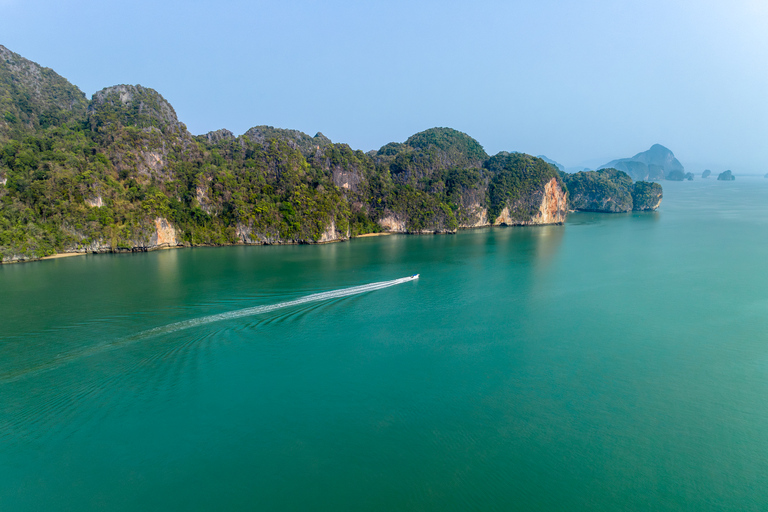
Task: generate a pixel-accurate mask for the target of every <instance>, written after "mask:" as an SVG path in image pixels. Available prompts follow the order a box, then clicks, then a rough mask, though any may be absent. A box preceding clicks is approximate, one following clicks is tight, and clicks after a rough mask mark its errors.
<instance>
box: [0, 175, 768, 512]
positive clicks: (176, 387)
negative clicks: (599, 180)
mask: <svg viewBox="0 0 768 512" xmlns="http://www.w3.org/2000/svg"><path fill="white" fill-rule="evenodd" d="M663 187H664V195H665V198H664V202H663V204H662V207H661V208H660V209H659V211H657V212H654V213H633V214H592V213H579V214H571V215H570V216H569V218H568V222H567V223H566V225H564V226H545V227H531V228H520V227H517V228H493V229H479V230H471V231H464V232H460V233H458V234H456V235H452V236H451V235H438V236H400V235H395V236H387V237H377V238H361V239H355V240H352V241H351V242H347V243H339V244H330V245H322V246H283V247H242V246H240V247H224V248H196V249H184V250H173V251H160V252H153V253H145V254H133V255H98V256H84V257H74V258H66V259H58V260H49V261H43V262H37V263H31V264H17V265H5V266H1V267H0V510H2V511H9V512H10V511H13V512H16V511H39V510H50V511H54V510H55V511H95V510H116V511H127V510H131V511H133V510H163V511H169V510H178V511H194V510H201V511H203V510H205V511H207V510H292V511H310V510H311V511H325V510H328V511H337V510H370V511H391V510H419V511H422V510H440V511H451V510H456V511H466V510H477V511H496V510H497V511H510V510H520V511H530V510H544V511H548V510H551V511H564V510H568V511H579V510H590V511H594V510H598V511H600V510H605V511H616V510H643V511H645V510H655V511H662V510H691V511H694V510H695V511H710V510H711V511H715V510H717V511H723V510H733V511H750V510H754V511H763V510H767V509H768V180H766V179H763V178H762V177H760V178H758V177H753V178H750V177H737V180H736V181H735V182H718V181H715V180H713V179H708V180H701V179H697V180H696V181H694V182H680V183H677V182H663ZM414 273H419V274H420V278H419V279H418V280H416V281H408V282H402V283H399V284H392V285H391V286H384V284H382V285H381V286H372V287H368V288H362V289H357V290H354V291H356V292H359V293H355V294H351V295H346V296H342V295H343V293H342V294H340V293H335V292H337V291H339V290H343V289H346V288H350V287H357V286H364V285H370V284H375V283H385V282H388V281H392V280H395V279H398V278H402V277H405V276H409V275H411V274H414ZM390 284H391V283H390ZM323 292H331V293H330V294H327V295H324V296H321V297H310V299H312V300H305V299H304V298H306V297H308V296H312V295H313V294H318V293H323ZM347 293H352V292H347ZM261 306H264V307H261ZM260 307H261V308H260ZM247 308H250V309H248V310H247V311H242V310H244V309H247ZM212 315H219V316H216V317H214V316H212ZM153 329H154V330H153Z"/></svg>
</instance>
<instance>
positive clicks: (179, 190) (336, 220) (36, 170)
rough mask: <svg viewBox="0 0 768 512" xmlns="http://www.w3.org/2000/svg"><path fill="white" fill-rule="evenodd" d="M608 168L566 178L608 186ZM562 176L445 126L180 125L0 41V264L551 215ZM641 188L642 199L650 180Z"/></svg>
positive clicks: (167, 110) (509, 222)
mask: <svg viewBox="0 0 768 512" xmlns="http://www.w3.org/2000/svg"><path fill="white" fill-rule="evenodd" d="M616 173H620V171H616ZM620 174H621V175H623V177H621V180H625V181H626V179H628V180H629V182H630V183H631V182H632V180H631V178H629V177H628V176H627V175H626V174H624V173H620ZM616 176H619V175H618V174H616V175H611V176H609V177H604V178H605V179H600V180H590V179H585V180H581V181H580V184H581V185H583V187H582V188H584V187H586V188H584V190H585V192H584V193H588V194H597V195H599V194H601V193H611V192H612V191H613V190H614V188H615V187H614V188H611V187H612V186H611V183H610V182H611V180H614V178H616ZM625 177H626V178H625ZM567 179H568V178H567V176H565V174H563V173H561V172H560V171H559V170H558V169H557V167H556V166H554V165H552V164H550V163H548V162H547V161H545V160H544V159H542V158H539V157H534V156H531V155H527V154H524V153H510V152H506V151H502V152H500V153H498V154H496V155H493V156H491V155H488V154H487V153H486V152H485V150H484V149H483V147H482V146H481V145H480V143H479V142H478V141H476V140H475V139H473V138H472V137H470V136H469V135H467V134H465V133H462V132H460V131H458V130H454V129H452V128H430V129H428V130H425V131H422V132H419V133H417V134H414V135H412V136H411V137H409V138H408V139H407V140H406V141H405V142H402V143H401V142H391V143H389V144H385V145H384V146H382V147H381V148H380V149H378V150H373V151H369V152H367V153H364V152H362V151H359V150H353V149H352V148H350V147H349V146H348V145H347V144H343V143H334V142H332V141H331V140H330V139H328V138H327V137H325V136H324V135H323V134H322V133H317V134H316V135H315V136H309V135H308V134H305V133H302V132H299V131H297V130H287V129H281V128H273V127H271V126H255V127H253V128H251V129H250V130H248V131H247V132H245V133H244V134H242V135H240V136H235V135H234V134H233V133H232V132H230V131H229V130H226V129H221V130H217V131H213V132H209V133H207V134H204V135H192V134H191V133H189V131H188V130H187V128H186V126H185V125H184V123H182V122H180V121H179V119H178V118H177V117H176V112H175V110H174V109H173V107H172V106H171V105H170V104H169V103H168V102H167V101H166V100H165V99H164V98H163V97H162V96H161V95H160V94H159V93H158V92H157V91H154V90H153V89H149V88H146V87H142V86H140V85H117V86H113V87H107V88H105V89H102V90H101V91H98V92H96V93H95V94H94V95H93V96H92V98H91V99H90V100H88V99H87V98H86V97H85V94H84V93H83V92H82V91H81V90H80V89H78V88H77V87H76V86H74V85H72V84H71V83H69V82H68V81H67V80H66V79H65V78H63V77H61V76H59V75H57V74H56V73H55V72H54V71H53V70H51V69H48V68H43V67H41V66H39V65H38V64H36V63H34V62H31V61H29V60H27V59H25V58H23V57H22V56H20V55H18V54H15V53H13V52H11V51H10V50H8V49H7V48H5V47H3V46H0V262H2V263H9V262H18V261H30V260H39V259H42V258H48V257H50V256H55V255H59V254H66V255H68V254H81V253H122V252H145V251H149V250H155V249H160V248H165V247H177V246H226V245H238V244H244V245H278V244H316V243H327V242H333V241H343V240H349V239H351V238H356V237H361V236H382V235H386V234H394V233H404V234H434V233H455V232H456V231H457V230H458V229H468V228H475V227H485V226H502V225H504V226H529V225H543V224H562V223H564V222H565V219H566V216H567V213H568V210H569V209H573V208H574V206H573V205H570V206H569V197H568V189H569V185H568V184H567V183H566V180H567ZM640 183H644V182H637V185H639V184H640ZM637 185H636V186H635V188H637ZM622 186H623V185H622ZM648 187H650V188H648ZM633 190H634V189H633ZM643 190H644V191H645V192H648V191H650V192H651V193H650V196H653V198H654V200H655V201H656V202H655V203H653V205H651V206H650V207H649V209H652V208H655V207H656V206H658V202H660V199H661V186H660V185H658V184H647V187H646V188H643ZM633 193H634V192H633ZM646 195H647V194H646ZM592 202H593V203H594V204H603V203H605V201H601V200H600V199H599V198H598V199H596V200H594V201H592ZM627 204H629V203H627ZM654 205H655V206H654ZM621 207H622V208H623V207H624V206H623V205H622V206H621ZM631 208H632V207H630V209H631ZM576 209H578V208H576ZM607 211H614V210H610V209H609V210H607ZM59 257H61V256H59Z"/></svg>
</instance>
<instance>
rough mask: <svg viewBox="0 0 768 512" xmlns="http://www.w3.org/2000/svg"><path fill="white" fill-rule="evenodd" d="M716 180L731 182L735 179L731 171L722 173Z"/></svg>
mask: <svg viewBox="0 0 768 512" xmlns="http://www.w3.org/2000/svg"><path fill="white" fill-rule="evenodd" d="M717 179H718V180H721V181H733V180H735V179H736V176H734V175H733V173H732V172H731V171H724V172H721V173H720V174H719V175H718V177H717Z"/></svg>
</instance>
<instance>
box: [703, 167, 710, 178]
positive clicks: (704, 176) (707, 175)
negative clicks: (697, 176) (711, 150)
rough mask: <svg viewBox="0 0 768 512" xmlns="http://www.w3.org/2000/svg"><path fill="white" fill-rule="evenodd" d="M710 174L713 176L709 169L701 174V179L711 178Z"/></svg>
mask: <svg viewBox="0 0 768 512" xmlns="http://www.w3.org/2000/svg"><path fill="white" fill-rule="evenodd" d="M710 174H712V171H710V170H709V169H704V172H703V173H701V177H702V178H709V175H710Z"/></svg>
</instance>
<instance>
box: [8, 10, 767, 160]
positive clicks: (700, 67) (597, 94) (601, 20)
mask: <svg viewBox="0 0 768 512" xmlns="http://www.w3.org/2000/svg"><path fill="white" fill-rule="evenodd" d="M0 44H2V45H4V46H6V47H7V48H9V49H10V50H12V51H14V52H17V53H20V54H21V55H22V56H24V57H26V58H28V59H30V60H33V61H35V62H37V63H39V64H41V65H43V66H47V67H50V68H53V69H54V70H55V71H56V72H58V73H59V74H61V75H63V76H64V77H66V78H67V79H68V80H69V81H70V82H72V83H73V84H75V85H77V86H78V87H80V88H81V89H82V90H83V91H84V92H85V93H86V94H87V95H88V97H89V98H90V96H91V95H92V94H93V93H94V92H96V91H97V90H99V89H101V88H103V87H107V86H109V85H115V84H120V83H128V84H141V85H143V86H146V87H152V88H154V89H156V90H157V91H159V92H160V93H161V94H162V95H163V96H164V97H165V98H166V99H167V100H168V101H170V102H171V104H172V105H173V106H174V108H175V109H176V112H177V114H178V116H179V118H180V120H181V121H183V122H184V123H186V124H187V127H188V128H189V130H190V131H191V132H192V133H193V134H201V133H205V132H208V131H210V130H215V129H218V128H228V129H230V130H232V131H233V132H235V134H237V135H239V134H242V133H243V132H245V131H246V130H247V129H248V128H250V127H251V126H255V125H260V124H268V125H273V126H277V127H282V128H294V129H298V130H302V131H304V132H307V133H309V134H310V135H314V134H315V133H316V132H318V131H322V132H323V133H324V134H325V135H327V136H328V137H330V138H331V139H332V140H333V141H334V142H346V143H348V144H349V145H350V146H352V147H353V148H355V149H362V150H364V151H367V150H370V149H378V148H379V147H381V146H382V145H384V144H386V143H387V142H391V141H400V142H401V141H404V140H405V139H406V138H407V137H408V136H410V135H412V134H413V133H416V132H418V131H421V130H424V129H426V128H430V127H433V126H449V127H452V128H456V129H457V130H461V131H463V132H466V133H468V134H469V135H471V136H472V137H474V138H476V139H477V140H478V141H479V142H480V143H481V144H482V145H483V146H484V147H485V149H486V151H487V152H488V153H491V154H493V153H496V152H498V151H501V150H507V151H523V152H526V153H531V154H534V155H538V154H545V155H547V156H549V157H550V158H553V159H555V160H557V161H559V162H560V163H562V164H564V165H566V166H576V165H588V166H589V165H597V164H600V163H605V162H607V161H608V160H611V159H614V158H619V157H626V156H632V155H634V154H635V153H637V152H639V151H643V150H645V149H648V147H650V146H651V144H653V143H657V142H658V143H660V144H663V145H665V146H667V147H669V148H670V149H671V150H672V151H674V152H675V155H676V156H677V157H678V158H679V159H680V160H681V161H682V163H683V165H685V166H686V168H687V170H691V171H701V170H702V169H703V168H705V167H709V168H711V169H712V170H713V171H721V170H724V169H726V168H729V169H733V171H734V173H736V174H739V173H765V172H768V2H766V1H765V0H754V1H746V0H730V1H728V2H726V1H707V0H695V1H675V0H665V1H660V0H644V1H632V2H630V1H608V0H578V1H569V0H565V1H549V0H521V1H483V0H479V1H478V0H476V1H474V2H460V3H459V2H451V1H446V0H440V1H423V2H419V1H417V0H411V1H407V2H406V1H397V0H395V1H386V2H383V1H382V2H370V1H365V0H356V1H335V0H324V1H322V2H321V1H311V0H302V1H286V0H283V1H275V0H272V1H270V2H262V1H239V0H238V1H226V0H220V1H218V2H212V1H210V0H208V1H205V2H203V1H196V0H184V1H173V0H172V1H161V2H157V1H151V2H150V1H146V0H131V1H121V2H112V1H93V0H79V1H67V0H56V1H50V0H0Z"/></svg>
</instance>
